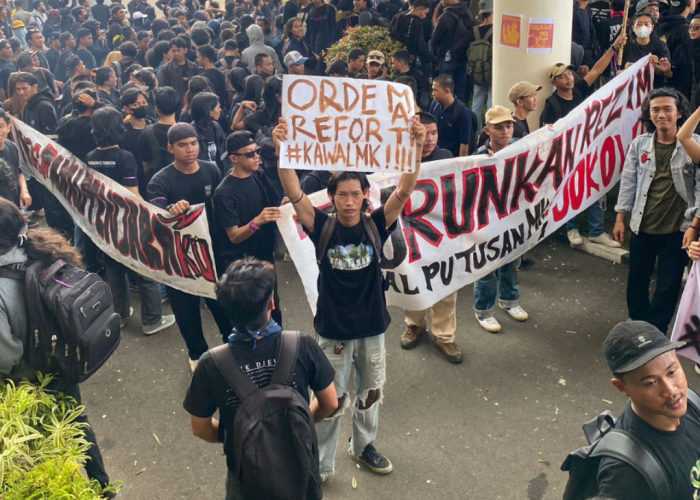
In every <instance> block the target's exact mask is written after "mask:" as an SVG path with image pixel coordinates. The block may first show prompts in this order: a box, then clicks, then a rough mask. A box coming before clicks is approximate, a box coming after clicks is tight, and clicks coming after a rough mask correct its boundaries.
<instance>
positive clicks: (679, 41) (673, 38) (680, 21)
mask: <svg viewBox="0 0 700 500" xmlns="http://www.w3.org/2000/svg"><path fill="white" fill-rule="evenodd" d="M659 29H660V30H661V36H663V37H665V38H666V46H667V47H668V51H669V52H670V53H671V54H674V53H675V52H676V49H677V48H678V47H680V46H681V45H683V44H686V43H690V34H688V20H687V19H686V18H685V17H683V16H681V15H680V14H679V15H677V16H664V17H662V18H661V19H659ZM671 62H673V61H671Z"/></svg>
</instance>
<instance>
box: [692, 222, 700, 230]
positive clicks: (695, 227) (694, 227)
mask: <svg viewBox="0 0 700 500" xmlns="http://www.w3.org/2000/svg"><path fill="white" fill-rule="evenodd" d="M690 227H691V228H692V229H695V230H696V231H700V227H698V226H693V225H692V224H691V225H690Z"/></svg>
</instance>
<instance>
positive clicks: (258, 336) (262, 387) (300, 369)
mask: <svg viewBox="0 0 700 500" xmlns="http://www.w3.org/2000/svg"><path fill="white" fill-rule="evenodd" d="M275 282H276V278H275V271H274V269H273V267H272V265H271V264H270V263H268V262H263V261H259V260H257V259H254V258H251V257H247V258H245V259H244V260H237V261H235V262H233V263H232V264H231V265H230V266H229V268H228V269H227V270H226V273H225V274H224V275H223V277H222V278H221V280H220V281H219V283H218V286H217V290H216V296H217V302H218V304H219V305H220V306H221V308H222V309H223V310H224V311H226V312H227V313H228V315H229V318H230V320H231V323H232V324H233V325H234V329H233V332H232V334H231V336H230V337H229V339H228V343H227V344H224V345H223V346H219V347H217V348H215V349H213V350H211V351H209V352H207V353H205V354H204V355H203V356H202V357H201V358H200V360H199V364H198V365H197V369H196V370H195V372H194V375H192V380H191V382H190V387H189V389H188V391H187V395H186V396H185V401H184V408H185V410H186V411H187V412H188V413H189V414H190V423H191V426H192V432H193V434H194V435H195V436H197V437H198V438H200V439H203V440H204V441H207V442H210V443H221V442H223V444H224V454H225V455H226V463H227V465H228V476H227V479H226V497H225V498H226V500H258V499H260V500H282V499H291V498H293V499H295V500H316V499H320V498H321V497H322V492H321V488H320V477H319V469H318V460H319V458H318V444H317V438H316V430H315V428H314V422H319V421H321V420H322V419H324V418H326V417H328V416H330V415H331V414H332V413H333V412H334V411H335V410H336V408H337V404H338V400H337V394H336V391H335V386H334V385H333V379H334V377H335V371H334V370H333V368H332V366H331V364H330V363H329V361H328V359H326V356H325V355H324V354H323V351H322V350H321V348H320V347H319V346H318V345H317V344H316V343H315V342H314V340H313V339H312V338H311V337H309V336H308V335H305V334H300V333H299V332H284V331H282V327H281V326H279V325H278V324H277V323H276V322H275V321H274V320H273V319H272V311H273V309H274V308H275V300H274V298H273V296H274V291H275V288H276V285H275ZM309 389H311V391H313V393H314V398H313V400H311V401H309ZM217 410H218V411H219V420H217V419H215V418H213V415H214V413H215V412H216V411H217Z"/></svg>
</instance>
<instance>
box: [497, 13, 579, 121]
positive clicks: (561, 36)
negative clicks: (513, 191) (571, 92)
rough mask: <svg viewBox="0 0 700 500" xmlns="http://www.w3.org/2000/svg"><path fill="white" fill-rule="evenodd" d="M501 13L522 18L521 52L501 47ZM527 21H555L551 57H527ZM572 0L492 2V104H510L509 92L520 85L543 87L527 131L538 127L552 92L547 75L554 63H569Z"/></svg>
mask: <svg viewBox="0 0 700 500" xmlns="http://www.w3.org/2000/svg"><path fill="white" fill-rule="evenodd" d="M503 14H511V15H521V16H522V24H521V26H522V28H521V33H522V34H521V42H520V49H518V50H515V49H510V48H506V47H503V46H501V43H500V42H501V22H502V21H501V20H502V15H503ZM530 18H553V19H554V46H553V47H552V53H551V54H528V53H527V33H528V24H529V21H530ZM572 20H573V0H494V20H493V25H494V32H493V104H494V105H496V104H498V105H501V106H506V107H508V108H510V109H512V108H513V105H512V104H511V103H510V102H509V101H508V90H510V88H511V87H512V86H513V85H514V84H516V83H518V82H520V81H527V82H530V83H533V84H535V85H542V90H541V91H540V92H539V94H538V96H539V98H540V99H539V106H538V110H537V112H536V113H531V114H530V117H529V118H528V122H529V124H530V130H536V129H537V128H539V119H540V113H541V111H542V109H543V108H544V100H545V99H546V98H547V97H549V96H550V95H551V93H552V91H553V88H554V87H553V86H552V84H551V83H550V82H549V78H548V73H549V69H550V68H551V67H552V65H554V64H556V63H560V62H561V63H566V64H569V63H570V62H571V37H572Z"/></svg>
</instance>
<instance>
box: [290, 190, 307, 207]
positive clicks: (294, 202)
mask: <svg viewBox="0 0 700 500" xmlns="http://www.w3.org/2000/svg"><path fill="white" fill-rule="evenodd" d="M305 195H306V193H301V196H300V197H299V199H298V200H297V201H292V202H291V204H292V205H296V204H297V203H299V202H300V201H301V200H302V199H303V198H304V196H305Z"/></svg>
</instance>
